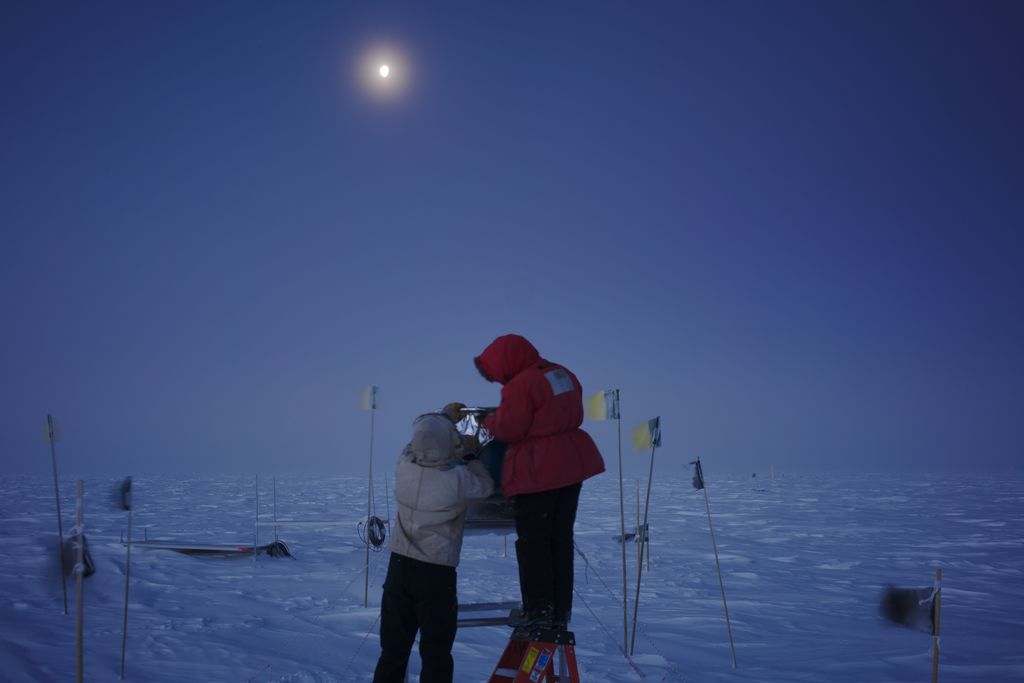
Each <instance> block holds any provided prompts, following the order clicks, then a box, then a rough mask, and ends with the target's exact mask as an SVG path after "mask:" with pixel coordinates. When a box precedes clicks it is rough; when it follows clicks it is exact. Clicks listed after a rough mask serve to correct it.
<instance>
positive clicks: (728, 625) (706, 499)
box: [697, 458, 736, 669]
mask: <svg viewBox="0 0 1024 683" xmlns="http://www.w3.org/2000/svg"><path fill="white" fill-rule="evenodd" d="M697 467H698V468H699V469H700V471H701V480H702V481H704V472H703V468H702V467H701V464H700V458H697ZM704 506H705V507H706V508H707V511H708V529H709V530H710V531H711V547H712V549H713V550H714V551H715V571H716V572H717V573H718V587H719V589H720V590H721V591H722V608H723V609H724V610H725V627H726V629H727V630H728V632H729V651H730V652H731V653H732V668H734V669H735V668H736V645H735V643H734V642H733V639H732V622H731V621H730V620H729V605H728V603H727V602H726V601H725V583H723V581H722V566H721V564H719V562H718V543H717V542H716V541H715V527H714V525H713V524H712V523H711V499H710V498H709V497H708V485H707V482H706V481H704Z"/></svg>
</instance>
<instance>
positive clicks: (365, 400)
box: [359, 384, 380, 410]
mask: <svg viewBox="0 0 1024 683" xmlns="http://www.w3.org/2000/svg"><path fill="white" fill-rule="evenodd" d="M379 392H380V387H378V386H377V385H376V384H371V385H370V386H368V387H366V388H365V389H363V393H362V395H361V396H360V398H359V408H360V410H377V408H379V407H380V406H379V405H378V404H377V394H378V393H379Z"/></svg>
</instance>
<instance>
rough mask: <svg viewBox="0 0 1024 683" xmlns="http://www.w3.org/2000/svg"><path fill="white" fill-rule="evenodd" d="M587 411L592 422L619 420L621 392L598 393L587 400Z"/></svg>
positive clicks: (607, 390) (607, 391)
mask: <svg viewBox="0 0 1024 683" xmlns="http://www.w3.org/2000/svg"><path fill="white" fill-rule="evenodd" d="M586 411H587V418H588V419H591V420H618V419H619V392H618V391H616V390H615V389H605V390H604V391H599V392H597V393H596V394H594V395H593V396H591V397H589V398H588V399H587V405H586Z"/></svg>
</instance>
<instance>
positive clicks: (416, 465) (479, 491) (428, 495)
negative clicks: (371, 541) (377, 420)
mask: <svg viewBox="0 0 1024 683" xmlns="http://www.w3.org/2000/svg"><path fill="white" fill-rule="evenodd" d="M462 455H463V449H462V438H461V436H460V435H459V433H458V431H457V430H456V429H455V425H453V424H452V422H451V420H449V419H448V418H447V417H445V416H444V415H439V414H433V413H431V414H427V415H421V416H420V417H418V418H416V420H415V421H414V422H413V433H412V440H411V441H410V442H409V444H408V445H407V446H406V447H405V449H404V450H403V451H402V456H401V458H399V460H398V467H397V468H396V470H395V501H396V502H397V504H398V514H397V519H396V520H395V528H394V529H393V530H392V534H391V551H392V552H395V553H398V554H400V555H405V556H406V557H411V558H414V559H417V560H421V561H423V562H430V563H432V564H442V565H448V566H450V567H457V566H458V564H459V554H460V553H461V552H462V532H463V527H464V526H465V523H466V503H467V501H470V500H476V499H480V498H487V497H488V496H490V495H491V493H493V492H494V482H493V481H492V480H491V477H490V475H489V474H488V473H487V470H486V468H484V466H483V465H482V464H481V463H480V461H478V460H471V461H469V462H468V463H467V462H465V461H463V460H462Z"/></svg>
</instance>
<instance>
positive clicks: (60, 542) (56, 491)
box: [46, 413, 68, 615]
mask: <svg viewBox="0 0 1024 683" xmlns="http://www.w3.org/2000/svg"><path fill="white" fill-rule="evenodd" d="M59 436H60V434H59V432H58V431H57V421H56V420H54V419H53V415H50V414H49V413H47V414H46V440H47V441H49V442H50V460H51V461H53V496H54V498H56V499H57V556H58V557H60V587H61V591H63V593H64V614H65V615H66V614H67V613H68V581H67V578H66V577H67V567H65V566H64V522H63V521H62V520H61V515H60V487H59V485H58V484H57V446H56V443H57V439H58V438H59Z"/></svg>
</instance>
